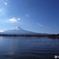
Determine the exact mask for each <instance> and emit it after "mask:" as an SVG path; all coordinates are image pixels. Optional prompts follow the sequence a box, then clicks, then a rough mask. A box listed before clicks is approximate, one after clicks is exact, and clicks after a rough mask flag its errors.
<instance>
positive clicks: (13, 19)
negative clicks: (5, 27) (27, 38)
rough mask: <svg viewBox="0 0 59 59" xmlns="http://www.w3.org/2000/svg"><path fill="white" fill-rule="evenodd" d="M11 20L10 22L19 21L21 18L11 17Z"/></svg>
mask: <svg viewBox="0 0 59 59" xmlns="http://www.w3.org/2000/svg"><path fill="white" fill-rule="evenodd" d="M8 20H9V22H17V21H19V20H20V18H17V19H16V18H11V19H8Z"/></svg>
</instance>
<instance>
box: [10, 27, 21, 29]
mask: <svg viewBox="0 0 59 59" xmlns="http://www.w3.org/2000/svg"><path fill="white" fill-rule="evenodd" d="M11 30H22V28H20V27H15V28H12V29H11Z"/></svg>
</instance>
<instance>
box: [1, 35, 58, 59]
mask: <svg viewBox="0 0 59 59" xmlns="http://www.w3.org/2000/svg"><path fill="white" fill-rule="evenodd" d="M55 55H59V39H51V38H47V37H39V38H37V37H3V36H2V37H0V58H1V59H44V58H45V59H55V58H54V56H55Z"/></svg>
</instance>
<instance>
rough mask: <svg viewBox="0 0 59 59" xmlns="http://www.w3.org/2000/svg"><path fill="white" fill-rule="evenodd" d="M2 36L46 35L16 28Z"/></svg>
mask: <svg viewBox="0 0 59 59" xmlns="http://www.w3.org/2000/svg"><path fill="white" fill-rule="evenodd" d="M1 34H17V35H22V34H33V35H35V34H40V35H44V34H43V33H35V32H31V31H27V30H24V29H22V28H21V27H15V28H12V29H10V30H6V31H4V32H2V33H1Z"/></svg>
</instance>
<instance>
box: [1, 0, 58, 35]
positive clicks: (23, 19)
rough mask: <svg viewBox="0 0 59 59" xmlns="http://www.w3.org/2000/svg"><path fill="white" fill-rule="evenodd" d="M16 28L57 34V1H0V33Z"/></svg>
mask: <svg viewBox="0 0 59 59" xmlns="http://www.w3.org/2000/svg"><path fill="white" fill-rule="evenodd" d="M17 26H19V27H21V28H23V29H25V30H28V31H33V32H38V33H55V34H57V33H59V0H0V32H1V31H4V30H8V29H11V28H14V27H17Z"/></svg>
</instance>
